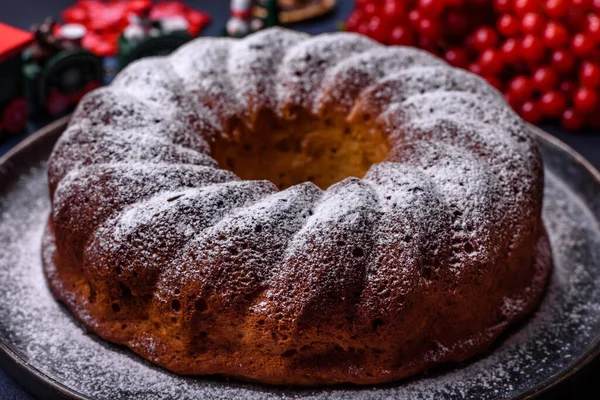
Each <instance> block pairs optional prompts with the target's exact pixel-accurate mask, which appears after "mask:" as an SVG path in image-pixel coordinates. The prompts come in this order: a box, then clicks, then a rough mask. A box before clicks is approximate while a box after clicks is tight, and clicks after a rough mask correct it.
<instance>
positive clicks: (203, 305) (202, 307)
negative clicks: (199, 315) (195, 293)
mask: <svg viewBox="0 0 600 400" xmlns="http://www.w3.org/2000/svg"><path fill="white" fill-rule="evenodd" d="M194 308H196V311H199V312H205V311H206V310H208V303H207V302H206V300H204V299H198V300H196V302H195V303H194Z"/></svg>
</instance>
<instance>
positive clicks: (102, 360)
mask: <svg viewBox="0 0 600 400" xmlns="http://www.w3.org/2000/svg"><path fill="white" fill-rule="evenodd" d="M568 163H570V161H569V160H568V159H567V160H565V164H568ZM0 173H2V174H3V176H2V182H3V185H5V184H4V182H7V183H8V182H10V189H9V192H7V195H6V196H4V198H3V199H2V200H1V201H0V226H1V227H2V229H0V243H2V245H3V252H1V253H0V340H2V341H3V342H4V343H6V344H8V345H9V346H10V347H11V348H12V349H14V350H15V351H16V352H17V354H19V355H20V356H21V357H23V358H24V359H25V360H27V362H28V363H29V365H30V366H31V367H33V368H36V369H37V370H39V371H41V372H42V373H44V374H46V375H48V376H50V377H52V378H53V379H55V380H56V381H58V382H61V383H62V384H64V385H65V386H67V387H69V388H71V389H73V390H75V391H77V392H78V393H82V394H84V395H87V396H90V397H93V398H95V399H114V398H121V397H129V398H133V397H135V398H144V399H181V398H204V399H219V400H220V399H223V400H224V399H231V398H238V399H256V400H258V399H273V398H280V399H331V400H334V399H335V400H338V399H339V400H341V399H387V398H397V399H416V400H426V399H427V400H428V399H437V398H457V399H458V398H479V399H496V398H506V397H510V396H514V395H516V394H518V393H522V392H523V391H524V390H527V388H529V387H531V386H532V385H534V384H536V383H538V382H540V381H541V380H543V379H545V378H548V377H550V376H552V375H554V374H556V373H558V372H559V371H561V370H562V369H563V368H565V367H567V366H568V365H569V364H570V363H571V362H573V361H574V360H575V359H576V358H577V357H578V356H579V355H580V354H582V352H584V351H586V349H587V348H588V346H589V345H590V344H591V343H592V342H593V341H594V340H597V339H598V338H597V337H596V336H597V332H598V331H599V328H600V294H599V293H598V291H597V289H596V288H597V287H598V285H599V284H600V270H599V269H598V267H597V266H598V265H600V229H599V226H598V216H597V215H594V214H592V212H591V211H590V210H589V209H588V208H587V207H586V204H585V203H584V202H583V201H582V200H581V198H579V197H578V196H577V195H576V194H574V193H573V192H571V191H570V189H569V188H568V187H567V184H568V183H564V182H562V181H561V180H560V179H558V178H557V176H556V175H555V173H553V171H552V170H549V171H547V172H546V176H547V179H546V192H545V208H544V217H545V221H546V225H547V227H548V230H549V233H550V236H551V241H552V248H553V251H554V261H555V269H554V274H553V276H552V280H551V283H550V286H549V288H548V292H547V294H546V296H545V299H544V301H543V302H542V304H541V306H540V309H539V311H538V312H537V313H536V314H535V315H534V316H533V318H532V319H531V320H530V321H529V322H528V323H527V324H526V325H525V326H524V327H523V328H521V329H520V330H518V331H517V332H515V333H514V334H513V335H511V336H510V337H508V339H507V340H505V341H503V342H502V343H501V344H500V345H499V346H497V348H496V349H495V350H494V351H493V352H492V353H491V354H490V355H489V356H487V357H486V358H483V359H480V360H477V361H473V362H471V363H469V364H467V365H465V366H462V367H458V368H456V369H453V370H447V371H445V372H439V373H437V374H434V375H431V376H427V377H420V378H418V379H413V380H411V381H408V382H403V383H400V384H394V385H384V386H379V387H367V388H360V389H355V388H348V387H342V388H336V389H315V390H292V389H277V388H269V387H264V386H259V385H250V384H241V383H236V382H229V381H223V380H215V379H211V378H205V379H191V378H184V377H178V376H175V375H172V374H169V373H168V372H166V371H164V370H162V369H160V368H157V367H154V366H152V365H150V364H149V363H147V362H145V361H143V360H142V359H141V358H139V357H137V356H134V355H132V354H131V353H129V352H128V351H124V350H123V349H121V348H118V347H116V346H113V345H110V344H107V343H105V342H103V341H101V340H98V339H97V338H96V337H95V336H94V335H90V334H87V333H85V331H84V330H82V329H81V328H80V327H79V326H78V325H77V324H75V323H74V322H73V320H72V319H71V318H70V316H69V314H68V313H67V312H65V311H64V309H63V308H62V307H61V306H59V305H58V303H56V302H55V301H54V299H53V297H52V296H51V294H50V292H49V291H48V288H47V287H46V284H45V279H44V276H43V273H42V266H41V263H40V254H39V249H40V241H41V236H42V232H43V229H44V224H45V221H46V217H47V215H48V212H49V202H48V200H47V196H46V191H47V182H46V178H45V166H44V165H43V164H35V166H34V167H33V168H31V169H30V170H28V171H25V172H24V173H23V174H22V175H21V176H20V177H19V178H18V179H17V180H14V181H13V180H12V178H9V177H6V176H4V174H5V172H0ZM574 173H580V172H579V171H575V172H574ZM147 345H148V346H151V345H152V343H147ZM439 351H441V352H444V348H440V349H439Z"/></svg>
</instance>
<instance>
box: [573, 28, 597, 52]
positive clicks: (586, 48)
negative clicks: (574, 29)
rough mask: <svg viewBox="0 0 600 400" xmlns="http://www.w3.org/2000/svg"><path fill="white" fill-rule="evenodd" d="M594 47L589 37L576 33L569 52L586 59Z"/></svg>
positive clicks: (594, 44)
mask: <svg viewBox="0 0 600 400" xmlns="http://www.w3.org/2000/svg"><path fill="white" fill-rule="evenodd" d="M595 47H596V43H594V41H593V40H592V38H591V37H590V36H589V35H585V34H583V33H578V34H576V35H575V36H573V40H572V41H571V50H573V53H575V55H577V56H579V57H587V56H590V55H591V54H592V52H593V51H594V49H595Z"/></svg>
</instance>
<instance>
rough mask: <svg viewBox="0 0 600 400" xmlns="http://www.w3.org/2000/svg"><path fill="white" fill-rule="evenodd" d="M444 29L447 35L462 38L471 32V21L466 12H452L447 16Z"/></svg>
mask: <svg viewBox="0 0 600 400" xmlns="http://www.w3.org/2000/svg"><path fill="white" fill-rule="evenodd" d="M444 28H445V30H446V33H447V34H449V35H451V36H454V37H461V36H464V35H466V34H467V32H468V31H469V20H468V19H467V16H466V15H465V13H464V12H458V11H451V12H449V13H448V15H446V21H445V23H444Z"/></svg>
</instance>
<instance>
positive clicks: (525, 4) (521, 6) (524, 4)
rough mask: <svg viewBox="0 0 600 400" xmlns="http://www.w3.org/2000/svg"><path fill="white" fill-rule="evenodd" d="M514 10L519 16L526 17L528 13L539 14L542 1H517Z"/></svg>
mask: <svg viewBox="0 0 600 400" xmlns="http://www.w3.org/2000/svg"><path fill="white" fill-rule="evenodd" d="M513 7H514V10H515V12H516V13H517V14H519V15H525V14H527V13H528V12H538V11H539V9H540V8H541V1H540V0H515V4H514V6H513Z"/></svg>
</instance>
